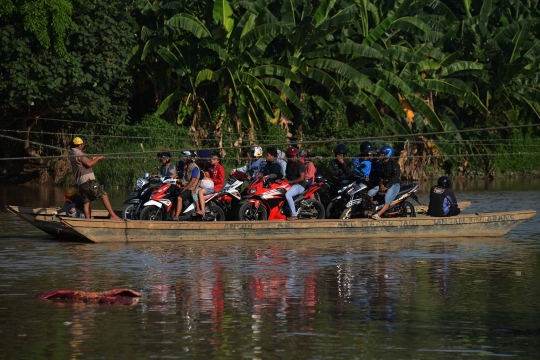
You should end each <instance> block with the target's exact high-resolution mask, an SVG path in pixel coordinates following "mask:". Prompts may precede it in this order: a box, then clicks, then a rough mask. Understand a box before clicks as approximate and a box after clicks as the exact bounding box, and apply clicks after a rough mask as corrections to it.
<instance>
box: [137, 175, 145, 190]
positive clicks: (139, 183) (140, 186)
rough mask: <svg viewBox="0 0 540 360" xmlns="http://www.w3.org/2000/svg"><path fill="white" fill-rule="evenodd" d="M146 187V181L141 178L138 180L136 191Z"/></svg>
mask: <svg viewBox="0 0 540 360" xmlns="http://www.w3.org/2000/svg"><path fill="white" fill-rule="evenodd" d="M143 185H144V180H143V179H141V178H139V179H137V183H136V184H135V189H137V190H139V189H140V188H142V187H143Z"/></svg>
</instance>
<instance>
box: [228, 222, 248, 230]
mask: <svg viewBox="0 0 540 360" xmlns="http://www.w3.org/2000/svg"><path fill="white" fill-rule="evenodd" d="M252 228H253V224H249V223H247V224H224V227H223V229H224V230H249V229H252Z"/></svg>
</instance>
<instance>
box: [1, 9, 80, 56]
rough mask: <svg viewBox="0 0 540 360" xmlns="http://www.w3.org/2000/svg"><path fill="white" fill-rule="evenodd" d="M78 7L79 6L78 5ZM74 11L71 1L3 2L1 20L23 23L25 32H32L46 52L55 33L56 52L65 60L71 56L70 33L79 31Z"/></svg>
mask: <svg viewBox="0 0 540 360" xmlns="http://www.w3.org/2000/svg"><path fill="white" fill-rule="evenodd" d="M76 5H79V4H78V2H77V4H76ZM72 12H73V1H70V0H41V1H32V0H1V1H0V18H2V19H6V18H7V17H9V18H11V19H10V21H9V22H19V21H21V22H22V24H23V27H24V30H27V31H30V32H31V33H32V34H33V35H34V36H35V37H36V39H37V40H38V42H39V43H40V44H41V46H43V47H44V48H46V49H48V48H49V47H50V46H51V36H50V34H52V36H53V41H52V42H53V44H54V49H55V50H56V52H57V54H58V55H60V56H62V57H68V50H67V48H66V45H65V41H66V38H67V34H68V32H69V31H71V30H77V24H76V23H75V22H74V21H73V20H72ZM14 18H15V19H14Z"/></svg>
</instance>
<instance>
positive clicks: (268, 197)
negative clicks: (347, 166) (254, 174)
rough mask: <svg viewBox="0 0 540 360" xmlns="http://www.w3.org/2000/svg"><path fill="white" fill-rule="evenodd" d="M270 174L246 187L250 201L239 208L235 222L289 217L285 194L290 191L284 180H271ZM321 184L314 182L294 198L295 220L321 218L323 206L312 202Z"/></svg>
mask: <svg viewBox="0 0 540 360" xmlns="http://www.w3.org/2000/svg"><path fill="white" fill-rule="evenodd" d="M275 179H276V176H275V175H274V174H271V175H266V176H262V177H259V178H258V179H256V180H255V181H254V182H253V183H252V184H251V185H250V186H249V188H248V191H247V193H248V195H250V198H248V199H247V200H246V202H245V203H244V204H243V205H242V206H241V207H240V211H239V214H238V215H239V219H240V220H246V221H254V220H285V219H287V216H290V212H291V210H290V208H289V205H288V203H287V200H286V199H285V193H286V192H287V190H289V189H290V188H291V185H290V184H289V182H288V181H287V180H285V179H283V180H275ZM323 186H324V182H318V181H315V183H314V184H312V185H311V186H310V187H308V188H307V189H306V190H305V191H304V192H303V193H301V194H298V195H297V196H295V197H294V205H295V207H296V213H297V216H298V218H299V219H324V206H323V204H321V203H320V202H319V201H318V200H316V199H315V194H316V192H317V191H318V190H320V189H321V188H322V187H323Z"/></svg>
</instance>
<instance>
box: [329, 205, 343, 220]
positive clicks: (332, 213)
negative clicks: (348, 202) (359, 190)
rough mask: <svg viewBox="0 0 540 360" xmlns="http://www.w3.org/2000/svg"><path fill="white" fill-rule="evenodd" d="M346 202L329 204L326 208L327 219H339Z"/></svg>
mask: <svg viewBox="0 0 540 360" xmlns="http://www.w3.org/2000/svg"><path fill="white" fill-rule="evenodd" d="M343 208H344V204H341V203H337V202H331V203H330V204H328V207H327V208H326V212H325V215H326V218H327V219H339V218H340V216H341V213H342V212H343Z"/></svg>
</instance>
